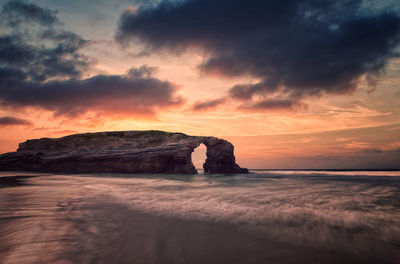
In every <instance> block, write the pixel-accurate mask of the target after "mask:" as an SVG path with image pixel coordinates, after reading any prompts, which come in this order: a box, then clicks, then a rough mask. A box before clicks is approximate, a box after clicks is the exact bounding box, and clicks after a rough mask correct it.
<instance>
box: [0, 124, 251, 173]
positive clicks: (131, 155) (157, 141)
mask: <svg viewBox="0 0 400 264" xmlns="http://www.w3.org/2000/svg"><path fill="white" fill-rule="evenodd" d="M202 143H203V144H204V145H205V146H206V147H207V153H206V155H207V159H206V162H205V163H204V165H203V167H204V172H205V173H248V170H247V169H245V168H240V167H239V165H237V164H236V162H235V156H234V154H233V149H234V148H233V145H232V144H231V143H230V142H228V141H226V140H223V139H219V138H215V137H196V136H188V135H185V134H182V133H168V132H163V131H121V132H99V133H86V134H76V135H71V136H66V137H62V138H41V139H34V140H28V141H26V142H24V143H21V144H19V148H18V150H17V151H16V152H10V153H6V154H2V155H0V170H3V171H4V170H8V171H38V172H63V173H180V174H181V173H182V174H197V171H196V169H195V167H194V165H193V163H192V160H191V154H192V152H193V151H194V149H195V148H197V147H198V146H199V145H200V144H202Z"/></svg>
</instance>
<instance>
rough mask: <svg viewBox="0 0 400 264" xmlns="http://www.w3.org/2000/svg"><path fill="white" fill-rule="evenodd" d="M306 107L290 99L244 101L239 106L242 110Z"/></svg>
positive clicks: (255, 110) (256, 110)
mask: <svg viewBox="0 0 400 264" xmlns="http://www.w3.org/2000/svg"><path fill="white" fill-rule="evenodd" d="M304 107H306V106H305V105H304V104H302V103H300V102H298V101H296V100H290V99H265V100H261V101H257V102H252V103H244V104H242V105H240V106H239V109H240V110H244V111H250V112H252V111H254V112H258V111H263V110H280V109H299V108H304Z"/></svg>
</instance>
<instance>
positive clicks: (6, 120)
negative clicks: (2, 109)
mask: <svg viewBox="0 0 400 264" xmlns="http://www.w3.org/2000/svg"><path fill="white" fill-rule="evenodd" d="M15 125H25V126H30V125H32V123H31V122H30V121H28V120H25V119H21V118H17V117H12V116H3V117H0V127H5V126H15Z"/></svg>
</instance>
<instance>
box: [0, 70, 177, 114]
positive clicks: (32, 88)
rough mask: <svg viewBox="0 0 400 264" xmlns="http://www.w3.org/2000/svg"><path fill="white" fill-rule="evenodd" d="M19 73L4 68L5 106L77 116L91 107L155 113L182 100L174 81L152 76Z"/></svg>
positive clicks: (1, 74)
mask: <svg viewBox="0 0 400 264" xmlns="http://www.w3.org/2000/svg"><path fill="white" fill-rule="evenodd" d="M136 70H137V69H136ZM19 76H20V73H19V72H10V71H7V72H2V71H0V80H1V82H0V86H1V88H2V89H1V90H0V98H1V99H2V104H3V106H14V107H15V106H17V107H21V106H39V107H42V108H46V109H48V110H52V111H55V113H56V114H57V115H70V116H74V115H78V114H81V113H83V112H86V111H89V110H94V111H110V112H116V113H124V114H126V113H130V112H133V113H140V114H153V113H154V110H155V107H167V106H172V105H177V104H180V103H182V99H181V98H180V97H175V96H174V92H175V89H176V87H175V86H174V85H173V84H171V83H169V82H163V81H160V80H158V79H155V78H152V77H144V78H143V77H133V76H131V75H129V74H127V75H96V76H94V77H92V78H88V79H80V80H77V79H69V80H61V81H59V80H53V81H47V82H34V81H23V82H21V81H20V80H19Z"/></svg>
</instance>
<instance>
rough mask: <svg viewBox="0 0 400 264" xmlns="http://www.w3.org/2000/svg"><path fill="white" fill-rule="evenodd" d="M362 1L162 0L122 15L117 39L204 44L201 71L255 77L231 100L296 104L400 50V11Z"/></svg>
mask: <svg viewBox="0 0 400 264" xmlns="http://www.w3.org/2000/svg"><path fill="white" fill-rule="evenodd" d="M362 4H363V3H362V1H361V0H341V1H337V0H321V1H318V0H304V1H292V0H272V1H261V0H260V1H246V0H186V1H169V0H162V1H160V2H159V3H158V4H154V3H153V4H152V5H149V4H146V5H143V6H140V7H139V9H138V10H136V11H134V12H132V11H127V12H125V13H124V14H123V15H122V16H121V18H120V23H119V31H118V34H117V39H119V40H120V41H130V40H132V39H138V40H140V41H142V42H144V43H145V44H146V47H147V48H149V49H150V50H160V49H169V50H172V51H174V52H176V51H178V52H179V51H183V50H185V49H186V48H188V47H202V48H204V50H205V51H206V52H207V53H208V57H207V59H206V60H205V61H204V63H203V64H202V65H199V67H200V70H201V71H203V72H205V73H218V74H222V75H225V76H228V77H229V76H237V75H243V76H247V75H250V76H253V77H255V78H257V79H259V80H260V82H259V83H255V84H239V85H237V86H235V87H233V88H232V89H231V90H230V97H233V98H236V99H241V100H252V99H253V98H254V97H255V96H258V97H260V96H261V97H263V98H264V99H266V98H267V99H277V96H279V97H282V96H284V97H285V98H286V99H288V100H292V101H300V100H301V99H302V98H304V97H307V96H319V95H322V94H325V93H348V92H351V91H353V90H354V89H355V88H356V86H357V83H358V82H359V80H360V78H362V77H366V78H367V79H369V80H374V79H376V77H377V76H379V75H380V74H381V73H382V71H383V70H384V68H385V66H386V65H387V63H388V60H389V59H391V58H393V57H396V56H397V55H398V54H396V52H395V48H396V47H397V45H398V43H399V40H400V17H399V15H398V14H397V13H394V12H391V11H389V10H386V11H382V10H377V9H372V8H371V9H368V8H367V7H365V6H362ZM277 94H278V95H277ZM287 105H288V107H290V104H287Z"/></svg>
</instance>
